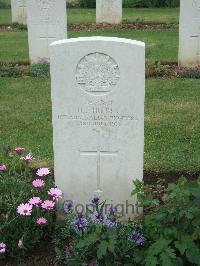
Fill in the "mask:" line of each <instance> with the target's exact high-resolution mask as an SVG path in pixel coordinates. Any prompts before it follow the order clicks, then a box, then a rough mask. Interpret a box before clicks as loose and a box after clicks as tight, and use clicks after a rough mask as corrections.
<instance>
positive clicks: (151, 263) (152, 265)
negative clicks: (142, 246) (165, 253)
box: [145, 256, 158, 266]
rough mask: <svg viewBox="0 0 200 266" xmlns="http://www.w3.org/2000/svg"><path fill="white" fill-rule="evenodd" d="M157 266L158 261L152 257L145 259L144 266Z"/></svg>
mask: <svg viewBox="0 0 200 266" xmlns="http://www.w3.org/2000/svg"><path fill="white" fill-rule="evenodd" d="M156 265H158V259H157V258H156V257H154V256H148V257H147V258H146V259H145V266H156Z"/></svg>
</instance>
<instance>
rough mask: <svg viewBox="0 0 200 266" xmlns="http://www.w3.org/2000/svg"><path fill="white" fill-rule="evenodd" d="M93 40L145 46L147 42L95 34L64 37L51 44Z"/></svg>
mask: <svg viewBox="0 0 200 266" xmlns="http://www.w3.org/2000/svg"><path fill="white" fill-rule="evenodd" d="M93 41H102V42H115V43H126V44H132V45H136V46H141V47H145V43H144V42H141V41H135V40H131V39H126V38H117V37H104V36H93V37H79V38H71V39H64V40H60V41H55V42H53V43H51V45H50V46H55V45H62V44H67V43H77V42H78V43H80V42H93Z"/></svg>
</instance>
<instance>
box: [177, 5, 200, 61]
mask: <svg viewBox="0 0 200 266" xmlns="http://www.w3.org/2000/svg"><path fill="white" fill-rule="evenodd" d="M179 27H180V28H179V65H180V66H195V65H197V64H200V0H190V1H188V0H181V5H180V26H179Z"/></svg>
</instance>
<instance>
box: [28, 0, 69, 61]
mask: <svg viewBox="0 0 200 266" xmlns="http://www.w3.org/2000/svg"><path fill="white" fill-rule="evenodd" d="M27 15H28V17H27V24H28V42H29V57H30V61H31V63H34V62H38V61H41V60H48V59H49V45H50V44H51V43H52V42H53V41H56V40H62V39H65V38H66V37H67V18H66V1H65V0H34V1H28V2H27Z"/></svg>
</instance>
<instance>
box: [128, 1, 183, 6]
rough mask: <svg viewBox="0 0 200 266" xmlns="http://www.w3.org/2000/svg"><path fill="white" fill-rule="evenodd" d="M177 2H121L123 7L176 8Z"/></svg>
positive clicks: (178, 2)
mask: <svg viewBox="0 0 200 266" xmlns="http://www.w3.org/2000/svg"><path fill="white" fill-rule="evenodd" d="M179 4H180V1H179V0H123V7H126V8H130V7H178V6H179Z"/></svg>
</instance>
